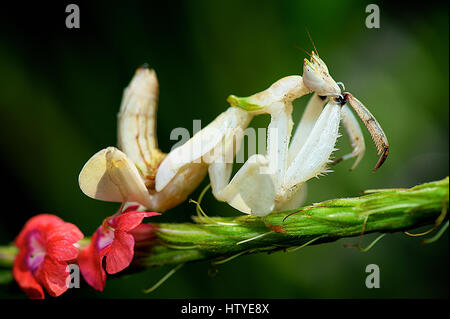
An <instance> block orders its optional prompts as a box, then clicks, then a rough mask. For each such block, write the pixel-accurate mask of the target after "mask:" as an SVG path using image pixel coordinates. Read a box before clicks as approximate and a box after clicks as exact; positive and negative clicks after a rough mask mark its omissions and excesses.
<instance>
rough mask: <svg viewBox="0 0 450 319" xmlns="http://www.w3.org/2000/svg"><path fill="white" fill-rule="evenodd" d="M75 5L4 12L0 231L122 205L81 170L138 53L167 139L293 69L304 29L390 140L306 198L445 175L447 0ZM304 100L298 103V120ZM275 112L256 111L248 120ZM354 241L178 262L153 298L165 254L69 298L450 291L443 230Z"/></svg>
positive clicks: (5, 293) (220, 209)
mask: <svg viewBox="0 0 450 319" xmlns="http://www.w3.org/2000/svg"><path fill="white" fill-rule="evenodd" d="M68 3H70V2H67V3H66V1H62V3H59V4H54V5H47V6H44V5H42V4H31V3H30V4H27V5H26V6H23V7H21V6H20V5H16V6H11V7H8V6H6V7H4V6H2V9H1V11H0V21H1V24H2V28H0V72H1V80H0V81H1V83H0V84H1V85H0V115H1V119H2V125H1V127H0V133H1V135H2V136H3V138H2V139H1V140H0V147H1V150H2V156H1V160H0V164H1V165H2V167H3V169H2V180H3V181H4V183H6V184H5V185H4V187H3V189H4V191H3V198H4V199H3V210H4V212H3V216H4V217H3V219H2V222H0V243H2V244H6V243H8V242H10V241H12V240H13V238H14V237H15V236H16V234H17V233H18V232H19V231H20V229H21V227H22V226H23V223H24V222H25V221H26V220H27V219H28V218H30V217H31V216H33V215H35V214H38V213H54V214H57V215H58V216H60V217H62V218H63V219H65V220H66V221H69V222H72V223H75V224H76V225H78V226H79V227H80V229H81V230H82V231H83V232H84V233H85V234H86V235H90V234H91V233H92V232H93V231H94V230H95V229H96V227H97V226H98V225H99V223H100V222H101V221H102V219H103V218H104V217H106V216H109V215H111V214H112V213H113V212H114V211H115V210H116V209H117V208H118V205H117V204H114V203H105V202H99V201H95V200H92V199H90V198H87V197H86V196H84V195H83V194H82V193H81V191H80V190H79V188H78V183H77V177H78V173H79V171H80V169H81V167H82V166H83V164H84V163H85V161H86V160H87V159H88V158H89V157H90V156H91V155H92V154H93V153H95V152H96V151H98V150H100V149H101V148H104V147H106V146H109V145H115V144H116V114H117V112H118V109H119V105H120V100H121V95H122V91H123V88H124V87H125V86H126V85H127V84H128V82H129V81H130V79H131V77H132V75H133V74H134V71H135V69H136V68H137V67H138V66H139V65H141V64H143V63H144V62H147V63H149V64H150V66H151V67H153V68H154V69H155V70H156V72H157V74H158V78H159V82H160V90H161V93H160V103H159V112H158V136H159V144H160V147H161V148H162V149H163V150H164V151H169V150H170V147H171V146H172V145H173V144H174V143H175V142H176V141H171V140H170V139H169V135H170V132H171V130H172V129H173V128H176V127H186V128H188V129H190V130H191V128H192V120H193V119H201V120H202V122H203V125H206V124H207V123H209V121H211V120H212V119H213V118H214V117H215V116H217V115H218V114H219V113H220V112H222V111H223V110H225V109H226V107H227V104H226V102H225V99H226V97H227V95H228V94H231V93H233V94H236V95H250V94H252V93H255V92H258V91H261V90H263V89H265V88H266V87H267V86H269V85H270V84H271V83H273V82H274V81H276V80H277V79H279V78H281V77H283V76H286V75H290V74H301V65H302V61H303V58H304V57H305V55H306V54H305V53H304V52H303V51H301V50H299V49H297V47H302V48H304V49H305V50H307V51H310V50H312V44H311V42H310V41H309V38H308V35H307V31H306V30H309V32H310V33H311V36H312V38H313V40H314V42H315V45H316V46H317V49H318V51H319V53H320V55H321V57H322V58H323V59H324V60H325V62H326V63H327V65H328V67H329V69H330V72H331V74H332V76H333V77H334V78H335V79H336V81H342V82H344V83H345V86H346V89H347V90H348V91H350V92H352V93H353V94H354V95H355V96H356V97H358V99H360V100H361V101H362V102H363V103H365V105H366V106H367V107H368V108H369V109H370V110H371V111H372V113H373V114H374V115H375V116H376V118H377V119H378V121H379V122H380V123H381V125H382V126H383V129H384V130H385V132H386V134H387V135H388V137H389V142H390V145H391V153H390V155H389V158H388V160H387V162H386V163H385V164H384V166H383V167H382V168H381V169H380V170H379V171H378V172H377V173H375V174H374V173H372V171H371V169H372V167H373V166H374V164H375V162H376V160H377V156H376V151H375V147H374V146H373V145H372V144H371V140H370V136H369V135H368V134H367V132H366V131H364V134H365V137H366V144H367V152H366V155H365V157H364V159H363V161H362V162H361V164H360V165H359V167H358V168H357V169H356V170H355V171H353V172H349V171H348V169H349V168H350V166H351V163H350V162H347V163H342V164H340V165H339V166H337V167H336V168H335V170H336V172H334V173H332V174H329V175H328V176H325V177H322V178H320V179H319V180H313V181H311V182H309V183H308V186H309V188H308V203H312V202H318V201H321V200H325V199H329V198H336V197H341V196H353V195H356V194H358V193H359V192H360V191H361V190H363V189H370V188H372V189H373V188H382V187H410V186H413V185H416V184H419V183H422V182H426V181H431V180H437V179H441V178H443V177H445V176H447V175H448V162H449V159H448V158H449V149H448V133H449V125H448V123H449V121H448V115H449V114H448V110H449V95H448V92H449V91H448V85H449V83H448V81H449V73H448V70H449V65H448V53H449V52H448V48H449V45H448V30H449V24H448V4H446V3H433V2H429V1H427V2H421V3H417V4H412V3H408V4H402V3H398V2H387V1H386V2H384V1H383V2H381V1H380V2H377V3H378V4H379V6H380V12H381V28H380V29H367V28H366V27H365V19H366V16H367V13H366V12H365V8H366V6H367V4H369V3H371V2H364V1H357V0H352V1H339V2H338V1H331V0H330V1H322V0H320V1H295V0H293V1H235V0H233V1H206V0H205V1H167V2H166V1H159V2H149V1H146V2H144V1H142V2H136V1H123V2H121V3H120V5H119V4H117V5H113V4H110V2H107V1H96V2H95V3H94V2H93V1H92V2H90V1H75V3H78V4H79V5H80V10H81V28H80V29H66V28H65V26H64V21H65V17H66V13H65V6H66V5H67V4H68ZM307 100H308V98H307V97H305V98H303V99H301V100H300V101H298V102H296V103H295V109H294V119H295V120H296V121H298V120H299V119H300V116H301V114H302V112H303V109H304V105H305V104H306V102H307ZM268 121H269V118H268V117H267V116H266V117H264V116H262V117H260V118H257V119H255V120H254V121H253V122H252V126H254V127H262V126H266V125H267V124H268ZM338 147H339V149H340V151H339V152H341V153H342V154H344V152H346V151H348V150H349V149H350V147H349V143H348V141H347V139H346V137H345V135H344V137H342V138H341V139H340V140H339V142H338ZM207 183H208V181H207V179H205V181H204V182H203V184H202V186H205V185H206V184H207ZM201 189H202V187H200V188H199V190H198V191H196V192H195V193H194V194H192V197H193V198H197V196H198V194H199V192H200V191H201ZM203 207H204V208H205V209H206V211H207V213H208V214H210V215H221V216H230V215H236V214H238V212H236V211H234V210H233V209H232V208H230V207H229V206H227V205H226V204H223V203H218V202H217V201H216V200H214V198H213V197H212V196H211V194H210V193H209V194H208V195H207V196H206V197H205V200H204V202H203ZM194 211H195V207H194V205H193V204H189V203H184V204H182V205H180V206H179V207H177V208H175V209H173V210H172V211H171V212H169V213H168V214H165V215H164V216H162V217H158V219H157V220H158V221H181V220H189V219H190V216H191V215H192V214H194ZM368 237H369V238H367V239H364V241H365V240H370V236H368ZM356 240H357V239H356V238H355V239H354V240H347V241H338V242H336V243H332V244H327V245H319V246H317V247H308V248H305V249H302V250H300V251H298V252H296V253H291V254H285V253H276V254H274V255H255V256H245V257H242V258H238V259H236V260H234V261H232V262H229V263H227V264H224V265H221V266H220V267H219V271H218V273H217V274H216V275H215V276H213V277H211V276H209V275H208V269H209V265H208V264H207V263H199V264H191V265H187V266H185V267H184V268H183V269H182V270H181V271H179V272H178V273H177V274H176V275H175V276H174V277H172V278H171V279H170V280H169V281H168V282H167V283H165V284H164V285H163V286H162V287H160V288H159V289H158V290H157V291H156V292H154V293H153V294H151V295H149V296H147V295H143V294H142V293H141V290H142V289H143V288H147V287H148V286H150V285H152V284H153V283H155V282H156V281H157V280H158V279H159V278H161V276H163V275H164V274H165V273H166V272H167V271H168V268H161V269H153V270H149V271H146V272H144V273H142V274H138V275H132V276H129V277H122V278H118V279H113V280H109V281H108V282H107V285H106V289H105V291H104V292H103V293H99V292H96V291H94V290H92V289H91V288H90V287H86V286H87V285H86V284H84V285H83V286H84V289H77V290H75V291H71V292H70V293H68V294H66V295H64V296H63V298H71V297H81V296H82V297H98V298H110V297H116V298H117V297H119V298H142V297H149V298H188V297H189V298H195V297H215V298H220V297H249V298H251V297H255V298H258V297H266V298H352V297H364V298H366V297H367V298H371V297H383V298H389V297H402V298H409V297H423V298H428V297H447V298H448V285H449V280H448V269H449V265H448V233H447V234H446V235H445V236H444V238H443V239H441V240H440V241H439V242H437V243H434V244H432V245H427V246H421V245H420V240H419V239H417V238H410V237H407V236H406V235H404V234H395V235H389V236H387V237H385V239H383V241H381V242H380V243H379V244H378V245H377V246H376V247H375V248H374V249H372V250H371V251H369V252H367V253H365V254H363V253H361V252H359V251H358V250H356V249H348V248H343V244H344V243H346V242H347V243H348V242H355V241H356ZM371 263H375V264H378V265H379V266H380V270H381V288H380V289H375V290H373V289H372V290H370V289H367V288H366V287H365V285H364V280H365V276H366V273H365V267H366V265H367V264H371ZM0 296H2V297H8V298H11V297H19V298H23V297H24V295H23V294H22V293H21V292H20V291H19V289H18V288H17V286H15V285H11V286H9V287H6V288H5V287H2V288H1V289H0Z"/></svg>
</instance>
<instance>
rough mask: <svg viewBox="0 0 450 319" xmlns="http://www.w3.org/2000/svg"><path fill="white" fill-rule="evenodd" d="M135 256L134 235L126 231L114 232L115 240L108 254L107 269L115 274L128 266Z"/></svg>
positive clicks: (109, 272)
mask: <svg viewBox="0 0 450 319" xmlns="http://www.w3.org/2000/svg"><path fill="white" fill-rule="evenodd" d="M133 256H134V237H133V236H132V235H130V234H128V233H126V232H124V231H120V230H116V231H115V232H114V241H113V242H112V244H111V246H110V250H109V252H108V254H107V255H106V271H107V272H108V274H115V273H118V272H119V271H122V270H124V269H125V268H127V267H128V266H129V265H130V263H131V261H132V260H133Z"/></svg>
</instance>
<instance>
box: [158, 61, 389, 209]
mask: <svg viewBox="0 0 450 319" xmlns="http://www.w3.org/2000/svg"><path fill="white" fill-rule="evenodd" d="M312 92H314V94H313V96H312V98H311V99H310V101H309V103H308V105H307V107H306V110H305V112H304V114H303V117H302V119H301V121H300V123H299V125H298V127H297V130H296V132H295V134H294V137H293V138H292V140H290V139H291V133H292V126H293V123H292V101H293V100H295V99H297V98H300V97H302V96H303V95H306V94H309V93H312ZM228 102H229V103H230V104H231V105H232V106H234V107H237V108H240V109H242V110H245V111H246V112H248V113H249V115H250V116H255V115H259V114H262V113H268V114H270V116H271V122H270V124H269V127H268V135H267V152H266V155H261V154H256V155H253V156H251V157H250V158H249V159H248V160H247V162H246V163H245V164H244V165H243V166H242V167H241V169H240V170H239V171H238V172H237V173H236V174H235V176H234V177H233V178H232V179H231V181H230V178H231V165H232V164H231V163H229V162H226V161H225V160H224V159H225V158H226V156H227V152H232V153H233V154H234V150H233V149H232V146H231V145H232V144H233V142H232V140H229V141H226V140H225V147H224V149H225V151H224V152H222V153H221V154H220V155H219V156H218V157H216V158H215V161H213V162H211V163H210V165H209V168H208V171H209V176H210V180H211V186H212V190H213V194H214V196H215V198H216V199H218V200H220V201H224V202H227V203H228V204H230V205H231V206H232V207H234V208H236V209H237V210H239V211H241V212H243V213H247V214H253V215H256V216H265V215H267V214H268V213H270V212H272V211H281V210H287V209H293V208H296V207H299V205H300V204H301V203H302V202H303V200H304V198H305V191H306V188H305V182H306V181H308V180H309V179H311V178H313V177H317V176H319V175H322V174H324V173H327V172H329V170H328V168H327V167H328V164H331V163H333V161H331V160H330V157H331V155H332V153H333V151H335V150H336V149H335V148H334V146H335V144H336V140H337V138H338V137H339V132H338V130H339V124H340V122H342V123H343V125H344V127H345V128H346V131H347V133H348V135H349V138H350V142H351V144H352V148H353V151H352V153H350V154H347V155H345V156H343V157H341V158H339V159H338V160H336V161H334V163H337V162H339V161H341V160H345V159H350V158H353V157H356V161H355V163H354V164H353V167H352V169H353V168H355V167H356V166H357V165H358V163H359V162H360V160H361V158H362V157H363V155H364V152H365V145H364V137H363V134H362V132H361V128H360V127H359V124H358V122H357V120H356V118H355V116H354V115H353V113H352V112H351V111H350V109H349V108H348V106H347V105H348V104H349V105H350V106H351V107H352V108H353V109H354V110H355V111H356V113H357V114H358V116H359V117H360V118H361V119H362V120H363V122H364V124H365V125H366V127H367V128H368V130H369V132H370V134H371V136H372V138H373V140H374V142H375V145H376V146H377V149H378V155H381V157H380V159H379V161H378V163H377V164H376V166H375V169H374V170H376V169H378V168H379V167H380V166H381V165H382V164H383V162H384V160H385V159H386V157H387V154H388V151H389V144H388V141H387V138H386V135H385V134H384V132H383V130H382V129H381V126H380V125H379V124H378V122H377V121H376V120H375V118H374V117H373V115H372V114H371V113H370V112H369V111H368V110H367V109H366V108H365V107H364V105H363V104H362V103H361V102H359V101H358V100H357V99H356V98H354V97H353V96H352V95H351V94H350V93H348V92H342V91H341V89H340V87H339V85H338V84H337V83H336V82H335V81H334V80H333V78H332V77H331V76H330V74H329V71H328V68H327V66H326V64H325V63H324V62H323V61H322V59H320V57H319V56H318V54H317V53H316V52H312V54H311V61H308V60H307V59H305V62H304V65H303V77H301V76H299V75H294V76H287V77H284V78H282V79H280V80H278V81H277V82H275V83H274V84H273V85H271V86H270V87H269V88H268V89H266V90H264V91H262V92H260V93H257V94H254V95H252V96H249V97H244V98H239V97H236V96H234V95H231V96H230V97H229V98H228ZM230 121H231V119H230ZM220 136H223V135H220ZM195 139H196V137H195V136H194V137H193V139H192V140H191V141H189V142H188V143H186V144H185V145H186V146H185V145H182V146H181V147H180V148H178V149H177V150H176V152H174V153H171V154H169V155H168V157H167V158H165V159H164V160H163V162H162V164H161V167H171V169H172V172H171V174H170V175H171V176H175V175H176V173H177V171H178V169H180V168H181V167H183V165H181V164H178V165H174V164H171V163H183V164H184V165H188V164H189V163H191V158H189V157H183V156H182V155H181V154H183V153H185V152H183V151H186V148H188V147H189V146H188V145H189V143H193V140H195ZM227 145H229V146H227ZM208 149H210V148H208ZM196 157H197V158H198V157H200V156H199V155H197V156H196ZM170 180H171V179H170V176H169V177H167V176H166V175H164V174H161V175H159V174H158V175H157V177H156V189H157V190H163V189H164V187H165V186H166V185H167V183H168V182H169V181H170Z"/></svg>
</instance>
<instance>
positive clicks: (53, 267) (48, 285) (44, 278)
mask: <svg viewBox="0 0 450 319" xmlns="http://www.w3.org/2000/svg"><path fill="white" fill-rule="evenodd" d="M69 275H70V274H69V272H68V268H67V263H65V262H61V261H58V260H55V259H53V258H51V257H49V256H45V259H44V262H43V263H42V265H41V267H40V268H38V270H37V271H36V275H35V276H36V279H37V280H39V282H41V283H42V285H43V286H44V287H45V290H47V292H48V293H49V294H50V296H53V297H58V296H60V295H62V294H63V293H64V292H65V291H66V290H67V289H69V287H68V285H67V280H68V278H69Z"/></svg>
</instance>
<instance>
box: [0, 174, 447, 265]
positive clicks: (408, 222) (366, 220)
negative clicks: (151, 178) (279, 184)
mask: <svg viewBox="0 0 450 319" xmlns="http://www.w3.org/2000/svg"><path fill="white" fill-rule="evenodd" d="M448 182H449V179H448V177H447V178H445V179H443V180H441V181H437V182H430V183H425V184H421V185H418V186H416V187H413V188H410V189H380V190H371V191H366V192H365V194H363V195H362V196H359V197H352V198H341V199H333V200H327V201H324V202H321V203H318V204H314V205H312V206H306V207H303V208H302V209H299V210H292V211H286V212H276V213H271V214H269V215H267V216H266V217H265V218H259V217H255V216H251V215H244V216H239V217H207V216H203V215H201V214H200V215H199V216H196V217H194V221H195V223H159V224H157V223H154V224H153V226H156V227H157V230H156V231H155V232H156V235H157V239H156V240H153V241H149V242H146V243H138V244H137V245H136V246H135V259H134V261H133V266H135V267H132V269H129V270H128V271H127V272H130V271H131V272H132V271H137V270H139V269H143V268H144V269H145V268H149V267H158V266H163V265H175V266H176V265H182V264H185V263H187V262H195V261H202V260H209V261H211V262H212V263H214V264H220V263H223V262H226V261H228V260H232V259H234V258H236V257H239V256H241V255H245V254H250V253H260V252H274V251H279V250H285V251H293V250H295V249H296V248H297V247H300V248H301V247H304V246H307V245H317V244H321V243H326V242H331V241H335V240H338V239H341V238H346V237H354V236H360V235H362V234H367V233H374V232H381V233H390V232H399V231H406V230H410V229H413V228H417V227H419V226H423V225H430V228H431V227H437V226H439V225H438V224H439V223H441V222H443V221H444V220H446V219H448V217H446V215H445V214H446V211H447V207H448V201H449V184H448ZM87 242H88V238H86V239H85V240H84V242H83V246H84V244H86V243H87ZM371 246H372V245H371ZM371 246H370V247H371ZM16 252H17V251H16V249H15V248H14V247H13V246H4V247H0V268H1V267H3V268H10V267H11V266H12V262H13V259H14V255H15V254H16Z"/></svg>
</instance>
